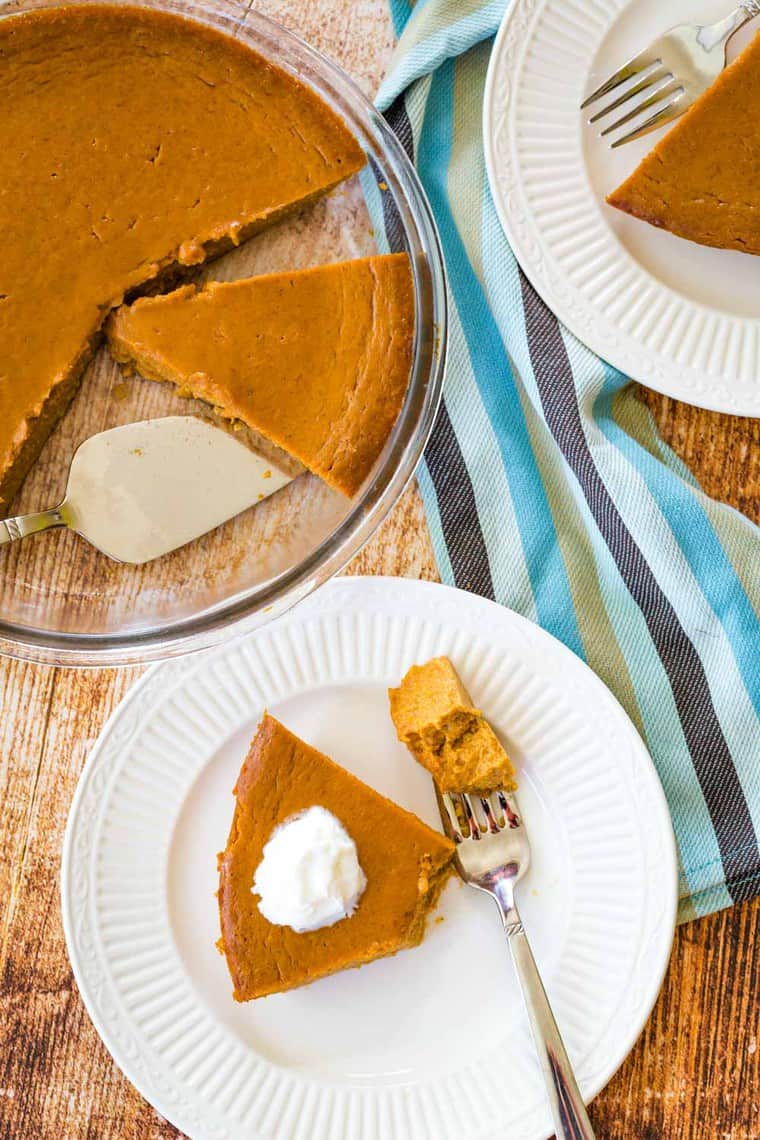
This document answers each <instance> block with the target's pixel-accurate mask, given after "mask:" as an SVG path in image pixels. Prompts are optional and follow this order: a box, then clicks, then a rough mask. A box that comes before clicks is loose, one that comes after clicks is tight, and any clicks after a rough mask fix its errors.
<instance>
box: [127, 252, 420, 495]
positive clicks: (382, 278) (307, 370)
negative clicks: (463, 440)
mask: <svg viewBox="0 0 760 1140" xmlns="http://www.w3.org/2000/svg"><path fill="white" fill-rule="evenodd" d="M413 334H414V289H413V284H412V275H411V270H410V267H409V258H408V257H407V255H406V254H405V253H399V254H390V255H387V256H378V257H367V258H362V259H359V260H356V261H342V262H336V263H335V264H332V265H321V266H318V267H316V268H313V269H302V270H297V271H294V272H289V273H272V274H268V275H266V276H262V277H251V278H248V279H246V280H242V281H232V282H215V281H213V282H211V283H210V284H208V285H206V286H205V287H204V288H202V289H199V288H196V287H195V286H194V285H188V286H184V287H183V288H181V289H178V290H176V291H175V292H174V293H169V294H167V295H166V296H162V297H143V298H140V299H139V300H137V301H135V302H134V304H133V305H130V306H125V307H123V308H121V309H118V310H117V311H116V312H115V313H114V314H113V315H112V316H111V318H110V320H109V322H108V326H107V335H108V342H109V346H110V349H111V352H112V353H113V355H114V356H115V357H116V359H117V360H119V361H121V362H123V363H126V364H128V365H129V366H130V367H132V368H135V369H137V371H138V372H140V373H141V375H143V376H145V377H147V378H149V379H152V380H168V381H170V382H171V383H173V384H176V385H177V387H178V388H179V389H180V391H181V393H182V394H183V395H188V396H195V397H197V398H199V399H201V400H205V401H207V402H208V403H209V404H212V405H213V406H214V407H215V409H216V411H217V412H218V413H220V414H221V415H222V416H226V417H228V418H229V419H233V420H238V421H242V422H243V423H244V424H246V425H247V426H248V427H250V428H253V429H254V430H255V431H257V432H260V433H261V434H262V435H264V436H266V437H267V438H268V439H270V440H271V441H272V442H273V443H276V444H277V445H278V446H279V447H282V448H284V449H285V450H286V451H288V452H289V453H290V454H291V455H293V456H295V458H296V459H299V460H300V461H301V462H302V463H303V464H305V465H306V466H307V467H308V468H309V469H310V470H311V471H313V472H314V473H315V474H317V475H319V476H321V478H323V479H324V480H325V481H326V482H327V483H329V484H330V485H331V486H333V487H336V488H337V489H338V490H339V491H342V492H343V493H344V494H345V495H353V494H354V493H355V492H356V491H357V490H358V488H359V487H360V486H361V484H362V483H363V482H364V480H365V479H366V477H367V475H368V474H369V472H370V471H371V469H372V467H373V466H374V464H375V461H376V460H377V458H378V456H379V454H380V452H381V451H382V449H383V446H384V444H385V442H386V440H387V438H388V435H389V433H390V431H391V428H392V427H393V424H394V423H395V421H396V418H397V417H398V414H399V411H400V409H401V405H402V403H403V400H404V394H405V392H406V389H407V385H408V383H409V370H410V366H411V357H412V342H413Z"/></svg>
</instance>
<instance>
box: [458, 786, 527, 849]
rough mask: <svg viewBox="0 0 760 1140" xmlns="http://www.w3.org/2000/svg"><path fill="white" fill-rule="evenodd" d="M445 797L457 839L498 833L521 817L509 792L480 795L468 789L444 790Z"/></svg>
mask: <svg viewBox="0 0 760 1140" xmlns="http://www.w3.org/2000/svg"><path fill="white" fill-rule="evenodd" d="M441 801H442V803H443V805H444V807H445V809H446V815H447V816H448V819H449V822H450V824H451V833H450V834H451V837H452V838H453V839H454V841H455V842H456V843H461V842H462V841H463V840H465V839H481V838H482V837H483V836H484V835H487V834H489V833H490V834H491V835H496V834H497V833H498V832H500V831H503V830H504V828H505V827H518V826H519V824H520V820H519V818H518V816H517V813H516V812H515V810H514V808H513V807H512V805H511V804H510V802H509V797H508V796H507V794H506V793H505V792H501V791H498V792H492V793H491V795H490V796H477V795H472V794H470V793H467V792H444V793H443V794H442V795H441Z"/></svg>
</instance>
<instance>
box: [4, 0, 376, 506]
mask: <svg viewBox="0 0 760 1140" xmlns="http://www.w3.org/2000/svg"><path fill="white" fill-rule="evenodd" d="M0 74H2V83H1V84H0V233H2V257H0V495H2V494H3V491H5V493H6V497H7V494H8V493H10V492H11V491H12V489H13V487H12V484H13V482H14V480H13V479H10V480H9V479H8V478H7V473H8V471H9V469H11V468H12V466H13V464H14V462H16V461H17V460H18V456H19V453H20V449H21V447H22V445H23V444H24V442H25V440H26V438H27V436H28V434H29V431H30V425H29V423H28V421H30V420H33V419H34V418H35V417H40V416H42V417H43V418H44V417H45V415H46V414H47V413H46V405H47V404H48V397H49V395H50V393H51V390H52V389H53V388H54V387H55V386H56V384H59V383H61V382H62V381H64V380H65V379H66V378H67V377H69V376H70V375H71V373H72V371H77V370H79V369H80V368H81V365H82V363H83V359H82V358H83V354H84V353H85V350H86V346H87V345H88V343H89V342H90V341H91V340H92V339H93V338H94V336H95V334H96V333H97V330H98V329H99V327H100V325H101V324H102V322H103V319H104V317H105V316H106V314H107V312H108V310H109V309H110V308H112V307H113V306H115V305H118V304H120V302H121V300H122V297H123V295H124V293H125V292H126V291H128V290H130V289H133V288H134V287H136V286H138V285H141V284H143V283H145V282H146V281H148V280H149V279H152V278H154V277H156V275H157V274H158V273H159V272H160V271H161V270H162V269H164V268H166V267H167V266H170V265H172V264H173V263H184V264H194V263H197V262H200V261H202V260H203V258H204V257H205V256H206V253H207V252H209V251H216V250H218V249H221V248H225V247H226V246H228V245H230V244H232V243H235V242H237V241H239V240H241V239H242V238H243V237H245V236H247V235H248V234H249V233H251V232H252V231H253V230H254V229H255V228H257V227H258V226H260V225H262V224H263V223H265V222H267V221H269V220H271V219H272V218H273V217H275V216H277V215H278V214H280V213H282V211H284V210H286V209H288V208H290V207H292V206H293V205H294V204H296V203H299V202H302V201H304V200H306V199H309V198H311V197H314V196H316V195H319V194H322V193H324V192H325V191H326V190H328V189H330V188H331V187H332V186H334V185H335V184H336V183H337V182H339V181H340V180H341V179H343V178H345V177H347V176H348V175H350V174H352V173H353V172H354V171H356V170H357V169H359V168H360V167H361V166H362V165H363V163H364V154H363V152H362V150H361V148H360V147H359V145H358V143H357V142H356V140H355V139H354V138H353V137H352V136H351V134H350V133H349V132H348V131H347V130H346V128H345V127H344V126H343V124H342V122H341V121H340V120H339V119H338V118H337V117H336V115H334V114H333V112H332V111H331V110H330V109H329V108H328V107H327V106H326V105H325V104H324V103H323V102H322V101H321V100H320V99H319V98H318V97H317V96H316V95H315V94H314V93H313V92H312V91H311V90H310V89H309V88H307V87H305V86H304V85H302V84H301V83H299V82H298V81H297V80H296V79H294V78H293V77H292V76H290V75H288V74H286V73H285V72H284V71H281V70H278V69H277V68H275V67H272V66H271V65H270V64H269V63H267V62H266V61H265V60H264V59H263V58H262V57H260V56H259V55H257V54H256V53H254V52H252V51H251V50H250V49H249V48H247V47H246V46H245V45H243V44H241V43H240V42H238V41H236V40H234V39H232V38H231V37H226V36H224V35H222V34H221V33H220V32H217V31H215V30H213V29H211V28H208V27H205V26H203V25H201V24H198V23H195V22H192V21H189V20H186V19H184V18H182V17H180V16H174V15H170V14H168V13H164V12H158V11H150V10H146V9H137V8H130V7H123V8H117V7H112V6H108V5H102V6H101V5H95V4H92V5H89V6H86V7H84V6H82V7H70V8H67V7H64V8H57V9H48V10H40V11H37V12H33V13H29V14H24V15H19V16H10V17H7V18H5V19H3V20H0ZM60 410H61V409H58V411H60ZM39 426H40V424H39V421H37V425H36V427H37V428H39ZM43 434H44V433H43ZM41 442H42V441H41V440H40V445H41ZM31 459H33V455H31V454H30V455H27V457H26V460H22V463H25V465H26V466H28V464H29V462H30V461H31ZM17 474H19V478H20V477H21V476H23V471H22V472H20V473H17ZM4 477H5V487H3V480H4ZM15 482H18V478H17V479H16V480H15ZM1 507H2V504H1V503H0V509H1Z"/></svg>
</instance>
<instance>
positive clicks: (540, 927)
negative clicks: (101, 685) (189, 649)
mask: <svg viewBox="0 0 760 1140" xmlns="http://www.w3.org/2000/svg"><path fill="white" fill-rule="evenodd" d="M438 653H447V654H449V655H450V656H451V657H452V659H453V660H454V661H455V663H456V665H457V667H458V668H459V670H460V671H461V673H462V676H463V678H464V681H465V683H466V684H467V686H468V687H469V688H470V689H471V690H472V693H473V694H474V697H475V699H476V700H477V701H478V702H479V703H480V704H481V705H482V706H483V708H485V709H486V710H487V711H488V714H489V717H490V718H491V719H492V720H493V722H494V724H495V725H496V726H497V728H498V729H499V730H501V732H502V733H503V734H504V737H505V739H506V740H507V742H508V744H509V747H510V749H511V751H512V754H513V756H514V758H515V760H516V762H517V764H518V767H519V770H520V782H521V791H520V802H521V804H522V807H523V811H524V815H525V819H526V823H527V826H528V829H529V832H530V835H531V838H532V844H533V852H534V858H533V866H532V868H531V870H530V872H529V874H528V876H527V878H526V879H525V882H524V885H522V888H521V892H520V896H521V897H520V901H521V907H522V911H523V918H524V920H525V924H526V927H527V929H528V931H529V934H530V936H531V939H532V942H533V945H534V949H535V953H536V957H537V960H538V963H539V967H540V969H541V971H542V973H543V977H544V980H545V982H546V985H547V988H548V991H549V995H550V997H551V1000H552V1002H553V1004H554V1008H555V1011H556V1015H557V1019H558V1021H559V1024H560V1027H561V1030H562V1032H563V1034H564V1036H565V1040H566V1043H567V1046H568V1050H569V1053H570V1056H571V1058H572V1059H573V1061H574V1063H575V1065H576V1067H577V1072H578V1075H579V1078H580V1082H581V1086H582V1089H583V1092H584V1095H585V1096H586V1097H587V1098H590V1097H592V1096H593V1095H594V1094H595V1093H596V1092H598V1090H599V1089H600V1088H601V1087H602V1086H603V1085H604V1084H605V1082H606V1081H607V1080H608V1079H609V1078H610V1076H611V1075H612V1073H614V1071H615V1070H616V1069H617V1067H618V1066H619V1065H620V1063H621V1062H622V1060H623V1059H624V1057H625V1056H626V1054H627V1053H628V1051H629V1050H630V1048H631V1046H632V1045H633V1043H634V1041H635V1040H636V1037H637V1036H638V1034H639V1032H640V1031H641V1028H642V1026H643V1024H644V1022H645V1020H646V1018H647V1016H648V1014H649V1012H650V1009H651V1007H652V1004H653V1002H654V1000H655V997H656V995H657V991H658V989H659V987H660V983H661V980H662V976H663V972H664V969H665V966H666V963H667V960H668V955H669V951H670V946H671V941H672V936H673V926H674V920H675V907H676V863H675V852H674V840H673V834H672V831H671V825H670V818H669V815H668V811H667V807H666V804H665V800H664V797H663V794H662V790H661V787H660V784H659V782H658V779H657V776H656V775H655V772H654V769H653V767H652V764H651V761H650V759H649V756H648V754H647V752H646V751H645V749H644V747H643V745H642V743H641V740H640V739H639V737H638V735H637V734H636V732H635V730H634V728H633V727H632V725H631V723H630V721H629V720H628V719H627V717H626V715H625V714H624V712H623V711H622V710H621V708H620V706H619V705H618V704H617V703H616V701H615V700H614V699H613V697H612V696H611V695H610V693H609V692H608V691H607V689H606V688H605V687H604V686H603V685H602V684H601V682H600V681H599V680H598V679H597V678H596V677H595V676H594V674H592V673H591V672H590V671H589V670H588V669H587V668H586V667H585V666H584V665H583V664H582V663H581V662H580V661H579V660H578V659H577V658H576V657H574V656H573V654H572V653H570V652H569V651H568V650H567V649H565V648H564V647H563V646H562V645H560V644H559V643H558V642H556V641H554V640H553V639H552V638H551V637H549V636H548V635H547V634H545V633H543V632H542V631H541V630H540V629H538V628H537V627H536V626H534V625H532V624H531V623H530V622H528V621H525V620H524V619H523V618H520V617H518V616H516V615H515V614H513V613H510V612H508V611H507V610H505V609H503V608H501V607H499V606H497V605H495V604H494V603H491V602H487V601H484V600H482V599H479V598H476V597H474V596H472V595H470V594H465V593H461V592H459V591H455V590H451V589H448V588H446V587H443V586H434V585H430V584H427V583H422V582H410V581H404V580H401V579H344V580H342V581H339V582H336V583H333V584H332V585H330V586H327V587H325V588H323V589H322V590H321V591H320V592H319V594H318V595H316V596H315V597H314V598H313V599H312V600H310V601H309V602H307V603H304V604H303V605H302V606H300V607H299V609H298V610H297V611H296V612H295V613H293V614H292V615H290V616H288V617H286V618H284V619H282V620H280V621H278V622H276V623H275V624H274V625H272V626H271V627H268V628H267V629H265V630H263V631H262V632H260V633H257V634H255V635H254V636H252V637H250V638H248V639H246V640H243V641H238V642H236V643H233V644H231V645H229V646H228V647H226V648H225V649H223V650H221V651H216V652H214V653H213V654H211V655H208V654H206V655H204V656H202V657H196V658H190V659H182V660H179V661H176V662H171V663H168V664H165V665H161V666H157V667H156V668H154V669H153V670H152V671H151V672H149V673H148V674H147V675H146V676H145V678H144V679H143V680H141V681H140V682H139V683H138V684H137V685H136V686H135V688H134V689H133V690H132V691H131V693H130V694H129V696H128V697H127V699H126V700H125V701H124V702H123V703H122V705H121V706H120V707H119V709H118V710H117V711H116V713H115V714H114V716H113V717H112V718H111V720H110V721H109V723H108V724H107V726H106V727H105V729H104V730H103V733H102V734H101V737H100V739H99V741H98V743H97V745H96V747H95V749H94V750H93V753H92V755H91V757H90V759H89V761H88V763H87V766H86V768H85V771H84V774H83V776H82V779H81V783H80V785H79V788H78V790H77V794H76V798H75V801H74V804H73V807H72V810H71V817H70V820H69V825H68V830H67V834H66V843H65V849H64V857H63V870H62V885H61V893H62V899H63V915H64V925H65V930H66V940H67V943H68V948H69V954H70V957H71V961H72V965H73V968H74V973H75V976H76V979H77V983H78V985H79V988H80V991H81V993H82V996H83V998H84V1001H85V1003H86V1005H87V1008H88V1010H89V1012H90V1016H91V1017H92V1020H93V1021H94V1023H95V1025H96V1027H97V1029H98V1031H99V1033H100V1034H101V1036H102V1038H103V1040H104V1042H105V1044H106V1046H107V1047H108V1049H109V1050H110V1052H111V1053H112V1055H113V1057H114V1059H115V1061H116V1062H117V1064H118V1065H119V1066H120V1067H121V1068H122V1069H123V1070H124V1072H125V1073H126V1074H127V1076H128V1077H129V1078H130V1080H131V1081H132V1082H133V1083H134V1084H135V1085H136V1086H137V1088H138V1089H139V1090H140V1092H141V1093H142V1094H143V1095H144V1096H145V1097H146V1098H147V1099H148V1100H149V1101H150V1102H151V1103H152V1104H153V1105H154V1106H155V1107H156V1108H157V1109H158V1111H159V1112H161V1113H162V1114H163V1115H164V1116H166V1117H168V1118H169V1119H170V1120H171V1121H173V1122H174V1123H175V1124H176V1125H177V1127H179V1128H181V1129H183V1130H184V1131H185V1132H186V1133H188V1134H189V1135H190V1136H191V1137H193V1138H194V1140H223V1138H238V1137H240V1138H243V1137H245V1138H246V1140H252V1138H264V1137H266V1138H267V1140H273V1138H274V1140H317V1138H319V1140H461V1137H462V1136H464V1135H468V1134H469V1132H470V1131H471V1123H472V1120H473V1116H474V1115H475V1116H477V1117H478V1121H479V1123H478V1128H477V1134H478V1136H479V1137H497V1136H498V1137H507V1136H508V1137H510V1138H512V1140H533V1138H538V1137H546V1136H547V1135H548V1134H549V1133H550V1132H551V1124H550V1120H549V1116H548V1113H547V1109H546V1106H545V1102H544V1097H543V1091H542V1086H541V1081H540V1076H539V1072H538V1067H537V1064H536V1061H535V1059H534V1054H533V1050H532V1048H531V1043H530V1037H529V1030H528V1025H527V1021H526V1018H525V1015H524V1013H523V1010H522V1006H521V1002H520V998H519V994H518V990H517V985H516V982H515V979H514V976H513V972H512V968H511V965H510V962H509V957H508V952H507V949H506V946H505V944H504V941H503V934H502V932H501V926H500V923H499V920H498V916H497V913H496V910H495V908H494V906H493V904H492V903H491V901H490V900H489V899H487V898H486V897H485V896H479V895H477V894H476V893H475V892H472V891H469V890H468V889H467V888H465V887H464V886H463V885H462V884H460V883H459V882H458V881H457V882H452V883H451V884H450V885H449V886H448V887H447V889H446V891H445V893H444V896H443V899H442V903H441V907H440V914H441V915H442V917H443V919H444V921H443V922H442V923H431V925H430V929H429V933H428V935H427V937H426V939H425V941H424V943H423V945H422V946H421V947H420V948H419V949H415V950H411V951H406V952H403V953H401V954H399V955H397V956H396V957H395V958H391V959H387V960H385V961H381V962H376V963H373V964H371V965H369V966H367V967H365V968H364V969H361V970H358V971H348V972H346V973H344V974H341V975H336V976H334V977H332V978H328V979H326V980H324V981H321V982H317V983H316V984H314V985H312V986H309V987H306V988H304V989H301V990H296V991H293V992H291V993H289V994H282V995H276V996H274V997H271V998H267V999H265V1000H262V1001H258V1002H253V1003H250V1004H248V1005H236V1004H235V1003H234V1002H233V1000H232V997H231V994H230V989H231V987H230V981H229V978H228V976H227V971H226V967H225V963H224V961H223V959H222V958H221V957H220V956H219V954H218V953H217V951H216V950H215V947H214V942H215V939H216V938H217V937H218V921H217V914H216V901H215V898H214V891H215V888H216V881H217V876H216V853H217V851H219V850H220V849H221V848H222V847H223V846H224V843H225V840H226V836H227V831H228V828H229V824H230V820H231V816H232V808H233V799H232V795H231V789H232V787H233V784H234V782H235V778H236V775H237V772H238V769H239V767H240V764H241V761H242V759H243V757H244V755H245V752H246V749H247V745H248V742H249V739H250V737H251V736H252V734H253V732H254V730H255V727H256V724H257V721H258V719H259V717H260V715H261V713H262V711H263V709H264V708H265V707H266V708H269V709H270V711H271V712H272V713H274V714H275V715H276V716H278V717H280V718H281V719H282V720H283V721H284V722H285V724H287V725H288V726H289V727H290V728H292V729H293V730H295V731H296V732H297V733H299V734H301V735H302V736H303V737H305V738H306V739H307V740H308V741H309V742H310V743H312V744H314V745H316V746H317V747H318V748H320V749H323V750H324V751H326V752H328V753H329V754H330V755H332V756H333V757H335V759H336V760H338V761H339V762H340V763H342V764H344V765H345V766H346V767H347V768H350V769H351V770H352V771H353V772H355V773H356V774H357V775H358V776H359V777H361V778H362V779H364V780H366V781H368V782H369V783H371V784H372V785H373V786H375V787H376V788H378V789H379V790H380V791H381V792H384V793H386V794H387V795H389V796H392V797H393V798H394V799H395V800H396V801H398V802H399V803H400V804H402V805H404V806H405V807H407V808H411V809H412V810H414V811H416V812H417V813H418V814H419V815H421V816H422V817H423V818H425V819H426V820H427V821H428V822H430V823H432V824H433V825H436V824H437V815H436V809H435V803H434V799H433V795H432V792H431V786H430V780H429V777H428V776H427V775H426V773H425V772H424V771H423V770H422V769H421V768H419V767H418V766H417V765H416V764H415V763H414V762H413V761H412V759H411V758H410V756H409V755H408V753H407V752H406V750H405V749H404V748H403V747H402V746H401V745H400V744H399V743H398V741H397V740H396V739H395V734H394V731H393V726H392V724H391V721H390V717H389V715H388V709H387V696H386V687H387V686H388V684H390V683H395V682H397V681H398V680H399V678H400V677H401V676H402V674H403V673H404V671H405V670H406V668H407V667H408V666H409V665H410V664H411V663H412V662H414V661H422V660H426V659H427V658H428V657H430V656H432V655H434V654H438ZM349 826H350V824H349Z"/></svg>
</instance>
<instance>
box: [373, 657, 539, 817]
mask: <svg viewBox="0 0 760 1140" xmlns="http://www.w3.org/2000/svg"><path fill="white" fill-rule="evenodd" d="M388 697H389V700H390V706H391V717H392V718H393V723H394V724H395V726H396V732H397V734H398V738H399V740H400V741H401V742H402V743H403V744H405V745H406V746H407V748H408V749H409V751H410V752H411V753H412V755H413V756H414V758H415V759H416V760H417V761H418V763H420V764H422V766H423V767H424V768H427V769H428V771H429V772H430V773H431V775H432V776H433V779H434V780H435V782H436V784H437V785H438V787H439V788H440V790H441V791H442V792H474V793H480V794H484V795H487V794H488V793H490V792H492V791H496V790H501V791H505V792H510V791H514V789H515V788H516V787H517V781H516V779H515V771H514V768H513V766H512V761H511V760H510V759H509V756H508V755H507V753H506V751H505V749H504V747H503V745H502V744H501V742H500V740H499V738H498V737H497V735H496V733H495V732H494V730H493V729H492V728H491V725H490V724H489V723H488V721H487V720H486V718H485V717H484V716H483V714H482V712H481V711H480V710H479V709H476V708H475V707H474V705H473V703H472V700H471V698H470V695H469V693H468V692H467V690H466V689H465V687H464V685H463V684H462V682H461V681H460V679H459V676H458V674H457V672H456V669H455V668H454V666H453V665H452V663H451V661H449V659H448V657H434V658H432V660H430V661H427V662H425V664H424V665H412V667H411V669H409V671H408V672H407V674H406V676H405V677H404V678H403V680H402V681H401V684H400V685H399V686H398V688H397V689H389V691H388Z"/></svg>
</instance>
